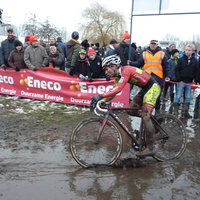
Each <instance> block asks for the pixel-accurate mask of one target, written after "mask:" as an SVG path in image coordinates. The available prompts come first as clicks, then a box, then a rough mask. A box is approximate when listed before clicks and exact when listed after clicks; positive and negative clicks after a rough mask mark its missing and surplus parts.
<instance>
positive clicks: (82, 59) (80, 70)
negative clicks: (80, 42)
mask: <svg viewBox="0 0 200 200" xmlns="http://www.w3.org/2000/svg"><path fill="white" fill-rule="evenodd" d="M87 64H88V58H87V52H86V50H85V49H80V50H79V57H78V59H77V61H76V64H75V74H76V75H77V76H78V77H79V78H80V79H81V80H82V81H87V80H88V76H87Z"/></svg>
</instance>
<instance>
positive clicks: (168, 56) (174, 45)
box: [165, 42, 176, 60]
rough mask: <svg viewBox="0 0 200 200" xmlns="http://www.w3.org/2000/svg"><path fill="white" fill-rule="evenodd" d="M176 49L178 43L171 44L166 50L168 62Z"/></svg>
mask: <svg viewBox="0 0 200 200" xmlns="http://www.w3.org/2000/svg"><path fill="white" fill-rule="evenodd" d="M175 48H176V43H175V42H170V43H169V47H167V48H166V50H165V55H166V57H167V60H169V59H170V57H171V55H172V49H175Z"/></svg>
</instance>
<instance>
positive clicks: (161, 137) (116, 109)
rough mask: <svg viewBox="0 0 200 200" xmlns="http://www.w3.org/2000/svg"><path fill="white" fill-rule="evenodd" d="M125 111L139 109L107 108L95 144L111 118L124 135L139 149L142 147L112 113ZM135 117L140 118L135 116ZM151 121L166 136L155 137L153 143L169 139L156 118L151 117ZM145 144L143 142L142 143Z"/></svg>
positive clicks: (137, 109) (136, 109)
mask: <svg viewBox="0 0 200 200" xmlns="http://www.w3.org/2000/svg"><path fill="white" fill-rule="evenodd" d="M127 110H132V111H133V110H135V111H139V110H141V109H139V108H111V109H109V107H108V111H107V112H106V113H105V114H104V120H103V123H102V127H101V129H100V131H99V136H98V138H97V143H98V140H99V138H100V137H101V134H102V132H103V129H104V127H105V124H106V122H107V120H108V118H109V116H111V117H112V118H113V119H114V121H115V122H116V123H117V124H118V125H119V126H120V127H121V128H122V129H123V130H124V131H125V133H126V134H127V135H128V136H129V137H130V138H131V139H132V141H133V142H134V143H135V144H136V145H137V146H138V147H139V148H140V147H141V146H142V143H141V141H138V140H137V138H136V137H134V136H133V135H132V134H131V133H130V131H129V130H128V128H127V127H126V126H125V125H124V123H123V122H122V121H121V120H120V119H119V117H118V116H117V115H116V114H115V113H114V111H127ZM136 117H140V116H136ZM150 117H151V120H152V121H153V122H155V123H156V125H157V126H158V127H159V128H160V129H161V130H162V131H163V132H164V133H165V134H166V135H163V136H160V137H157V138H156V139H154V141H157V140H161V139H168V138H169V135H168V134H167V133H166V131H165V130H164V129H163V128H162V127H161V126H160V124H159V122H158V121H157V120H156V117H155V116H153V115H151V116H150ZM144 144H145V142H144Z"/></svg>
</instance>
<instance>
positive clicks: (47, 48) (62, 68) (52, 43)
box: [46, 36, 65, 71]
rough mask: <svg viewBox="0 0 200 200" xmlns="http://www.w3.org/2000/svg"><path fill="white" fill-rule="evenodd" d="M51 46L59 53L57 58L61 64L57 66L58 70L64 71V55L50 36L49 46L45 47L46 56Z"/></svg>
mask: <svg viewBox="0 0 200 200" xmlns="http://www.w3.org/2000/svg"><path fill="white" fill-rule="evenodd" d="M51 46H55V47H56V49H57V51H58V52H59V58H62V63H61V64H60V65H59V66H60V70H63V71H65V66H64V53H63V50H62V48H61V47H60V46H59V45H58V44H57V43H56V39H55V38H54V37H53V36H51V37H50V46H47V47H46V51H47V54H48V55H50V47H51Z"/></svg>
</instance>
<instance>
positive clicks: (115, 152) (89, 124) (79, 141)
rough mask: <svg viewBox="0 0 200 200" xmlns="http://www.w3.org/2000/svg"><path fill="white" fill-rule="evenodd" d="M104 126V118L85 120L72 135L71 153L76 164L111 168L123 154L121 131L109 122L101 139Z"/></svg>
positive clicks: (85, 166) (86, 166)
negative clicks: (100, 132)
mask: <svg viewBox="0 0 200 200" xmlns="http://www.w3.org/2000/svg"><path fill="white" fill-rule="evenodd" d="M102 124H103V118H90V119H85V120H84V121H82V122H81V123H80V124H79V125H78V126H77V127H76V128H75V129H74V131H73V133H72V134H71V137H70V151H71V153H72V156H73V157H74V159H75V160H76V162H77V163H78V164H79V165H81V166H82V167H84V168H88V167H96V166H102V165H109V166H111V165H113V164H114V163H115V162H116V161H117V159H118V158H119V156H120V154H121V151H122V136H121V133H120V131H119V130H118V128H117V127H116V125H115V124H114V123H113V122H111V121H110V120H107V122H106V124H105V126H104V129H103V131H102V134H101V135H100V137H99V131H100V130H101V128H102ZM98 137H99V139H98V140H97V138H98Z"/></svg>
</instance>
